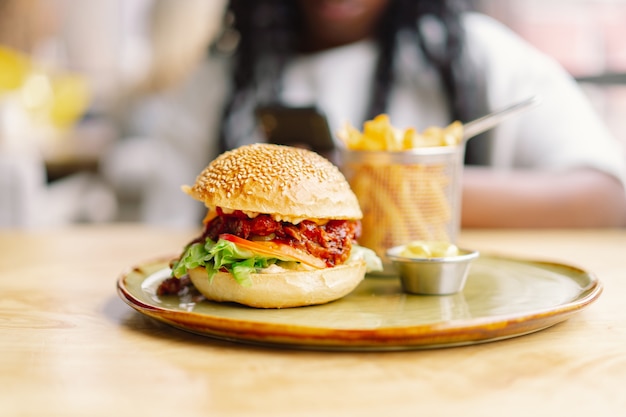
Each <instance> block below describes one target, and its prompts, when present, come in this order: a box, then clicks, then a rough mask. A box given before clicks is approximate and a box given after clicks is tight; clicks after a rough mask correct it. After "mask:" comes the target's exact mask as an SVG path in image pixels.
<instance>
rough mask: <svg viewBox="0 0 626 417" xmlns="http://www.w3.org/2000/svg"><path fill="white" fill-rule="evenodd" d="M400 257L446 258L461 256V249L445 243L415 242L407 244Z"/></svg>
mask: <svg viewBox="0 0 626 417" xmlns="http://www.w3.org/2000/svg"><path fill="white" fill-rule="evenodd" d="M399 255H400V256H404V257H406V258H446V257H449V256H457V255H459V248H458V247H457V246H456V245H454V244H452V243H450V242H445V241H426V240H415V241H413V242H411V243H409V244H407V245H406V246H405V248H404V249H403V250H402V251H401V252H400V254H399Z"/></svg>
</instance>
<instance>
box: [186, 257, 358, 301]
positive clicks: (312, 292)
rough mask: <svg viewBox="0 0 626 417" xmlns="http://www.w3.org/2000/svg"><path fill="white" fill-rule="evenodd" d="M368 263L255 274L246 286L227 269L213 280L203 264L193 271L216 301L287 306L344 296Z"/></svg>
mask: <svg viewBox="0 0 626 417" xmlns="http://www.w3.org/2000/svg"><path fill="white" fill-rule="evenodd" d="M365 268H366V267H365V262H363V261H356V262H352V263H348V264H344V265H340V266H336V267H334V268H326V269H318V270H311V271H286V272H278V273H260V274H251V276H250V278H251V280H252V285H250V286H248V287H244V286H242V285H241V284H239V283H237V281H235V279H234V278H233V276H232V275H231V274H229V273H227V272H218V273H217V274H215V276H214V277H213V279H212V280H211V281H209V279H208V277H207V273H206V270H205V269H204V268H202V267H199V268H194V269H191V270H190V271H189V278H190V279H191V282H192V283H193V285H194V286H195V287H196V289H197V290H198V291H200V293H202V294H203V295H204V296H205V297H206V298H207V299H209V300H212V301H219V302H223V301H230V302H235V303H239V304H243V305H247V306H250V307H256V308H287V307H302V306H308V305H314V304H324V303H328V302H331V301H334V300H337V299H339V298H341V297H344V296H345V295H347V294H348V293H350V292H351V291H352V290H354V289H355V288H356V286H357V285H358V284H359V283H360V282H361V281H362V280H363V278H364V276H365Z"/></svg>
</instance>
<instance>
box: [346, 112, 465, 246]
mask: <svg viewBox="0 0 626 417" xmlns="http://www.w3.org/2000/svg"><path fill="white" fill-rule="evenodd" d="M338 136H339V137H340V139H341V140H342V141H343V142H344V144H345V147H346V148H347V149H348V150H353V151H378V152H393V153H396V152H398V153H403V151H408V150H414V149H416V148H424V147H441V146H446V147H455V148H460V147H459V146H458V145H460V144H461V143H462V137H463V125H462V124H461V123H460V122H453V123H451V124H450V125H448V126H446V127H443V128H440V127H429V128H428V129H425V130H424V131H423V132H421V133H418V132H417V131H416V130H415V129H413V128H408V129H405V130H401V129H397V128H395V127H394V126H392V124H391V122H390V120H389V117H388V116H387V115H386V114H381V115H379V116H377V117H375V118H374V119H372V120H369V121H367V122H365V123H364V124H363V130H362V131H359V130H358V129H357V128H355V127H353V126H352V125H350V124H346V125H345V126H344V128H343V129H342V130H341V131H340V132H338ZM348 154H350V153H348ZM368 155H369V154H368V152H362V153H361V152H355V153H353V154H352V155H351V156H348V157H347V158H346V159H345V160H344V163H343V168H344V171H345V174H346V177H347V179H348V181H349V182H350V185H351V187H352V189H353V191H354V193H355V194H356V196H357V198H358V199H359V203H360V204H361V209H362V210H363V220H362V229H363V233H362V236H361V238H360V239H359V243H360V244H362V245H364V246H366V247H369V248H371V249H373V250H374V251H376V252H377V254H378V255H379V256H381V257H384V253H385V251H386V249H388V248H390V247H392V246H396V245H400V244H406V243H408V242H411V241H416V240H423V241H444V242H450V241H452V240H453V239H454V238H455V236H454V235H455V233H456V229H457V228H458V216H456V214H455V213H457V211H455V210H458V203H459V202H458V201H456V198H457V197H456V195H458V193H457V191H458V190H457V188H458V186H459V185H458V184H455V183H454V181H453V178H455V177H456V175H457V170H458V169H459V166H460V164H462V160H461V156H462V152H460V151H459V152H454V151H452V152H449V153H445V156H444V157H443V158H442V157H434V158H431V159H429V157H428V156H426V155H422V156H416V157H415V159H414V157H413V154H406V157H402V158H400V161H401V162H398V160H395V159H393V158H391V159H387V158H382V159H376V158H375V157H372V158H369V157H368ZM413 159H414V160H413Z"/></svg>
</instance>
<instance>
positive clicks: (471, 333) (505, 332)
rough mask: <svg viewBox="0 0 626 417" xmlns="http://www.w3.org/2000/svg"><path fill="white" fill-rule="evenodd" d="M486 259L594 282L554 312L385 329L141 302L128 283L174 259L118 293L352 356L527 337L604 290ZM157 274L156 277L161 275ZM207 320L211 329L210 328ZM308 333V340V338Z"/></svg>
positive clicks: (240, 330)
mask: <svg viewBox="0 0 626 417" xmlns="http://www.w3.org/2000/svg"><path fill="white" fill-rule="evenodd" d="M481 258H491V259H496V260H498V259H500V260H505V261H512V262H522V263H531V264H535V265H539V266H541V267H544V268H545V267H557V268H565V269H569V270H572V271H574V272H575V273H576V274H578V275H581V276H586V277H587V278H588V280H589V282H588V284H587V285H586V286H584V287H581V289H580V292H579V294H578V296H577V297H576V298H575V299H572V300H568V301H567V302H565V303H562V304H559V305H556V306H554V307H544V308H537V309H533V310H531V311H528V312H520V313H509V314H503V315H498V316H489V317H473V318H468V319H456V320H452V321H447V322H446V321H441V322H436V323H428V324H420V325H415V326H386V327H383V328H367V329H350V328H328V327H323V326H308V325H302V324H286V323H273V322H267V321H262V320H256V319H238V318H228V317H220V316H215V315H210V314H206V313H203V312H191V311H183V310H179V309H171V308H167V307H163V306H158V305H155V304H150V303H146V302H144V301H142V300H140V299H139V298H138V297H137V296H135V294H133V291H132V290H130V289H129V286H128V284H127V282H126V280H127V279H128V278H129V277H130V276H131V274H132V273H138V274H142V275H143V277H142V278H141V282H143V281H144V280H145V279H147V278H148V277H149V276H150V275H151V274H145V273H143V272H142V271H141V268H142V267H146V266H148V265H156V264H163V265H164V267H163V268H160V269H158V270H157V271H160V270H163V269H165V268H166V267H167V263H168V262H169V260H171V259H172V257H171V256H170V257H166V256H162V257H156V258H152V259H150V260H146V261H144V262H141V263H139V264H137V265H135V266H132V267H130V268H127V269H126V270H125V271H124V272H122V274H120V276H119V278H118V280H117V286H116V287H117V292H118V295H119V296H120V297H121V298H122V300H123V301H124V302H126V303H127V304H128V305H129V306H130V307H132V308H133V309H135V310H136V311H138V312H139V313H142V314H145V315H146V316H149V317H151V318H153V319H156V320H158V321H161V322H164V323H166V324H169V325H171V326H173V327H176V328H178V329H181V330H185V331H188V332H191V333H195V334H200V335H202V336H207V337H211V338H215V339H220V340H227V341H231V342H238V343H245V344H252V345H262V346H273V347H291V348H299V349H311V350H349V351H355V350H357V351H369V350H375V351H385V350H407V349H425V348H426V349H430V348H441V347H454V346H463V345H469V344H478V343H486V342H492V341H497V340H503V339H508V338H513V337H518V336H523V335H526V334H529V333H534V332H537V331H540V330H543V329H546V328H548V327H551V326H553V325H556V324H558V323H560V322H562V321H565V320H567V319H568V318H569V317H570V316H572V315H573V314H575V313H577V312H578V311H580V310H582V309H584V308H585V307H587V306H589V305H590V304H592V303H593V302H595V301H596V300H597V299H598V298H599V297H600V295H601V294H602V292H603V290H604V286H603V284H602V282H601V281H600V280H599V279H598V278H597V276H596V275H595V274H594V273H592V272H590V271H588V270H585V269H583V268H580V267H577V266H574V265H571V264H566V263H563V262H560V261H552V260H536V259H529V258H524V257H514V256H508V255H500V254H492V253H484V252H481ZM153 273H156V271H155V272H153ZM366 279H367V278H366ZM435 297H436V296H435ZM206 302H210V301H206ZM190 319H191V320H190ZM194 319H196V320H194ZM207 319H208V321H209V323H210V324H211V326H207ZM200 322H202V324H200ZM233 324H236V326H233ZM305 333H306V337H305V336H304V334H305Z"/></svg>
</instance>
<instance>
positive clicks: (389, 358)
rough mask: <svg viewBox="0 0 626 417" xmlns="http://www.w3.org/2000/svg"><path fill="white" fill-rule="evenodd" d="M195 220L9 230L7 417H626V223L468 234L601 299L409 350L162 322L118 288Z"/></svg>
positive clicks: (1, 266)
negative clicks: (277, 340)
mask: <svg viewBox="0 0 626 417" xmlns="http://www.w3.org/2000/svg"><path fill="white" fill-rule="evenodd" d="M193 234H194V232H193V231H173V230H164V229H154V228H148V227H145V226H139V225H113V226H98V227H92V226H85V227H77V228H71V229H63V230H57V231H41V232H21V231H15V232H7V231H4V232H0V387H2V388H1V389H0V415H2V416H47V417H51V416H64V417H65V416H81V417H82V416H107V417H111V416H151V417H153V416H173V415H180V416H209V415H211V416H217V415H228V416H309V415H311V416H319V415H341V416H348V415H349V416H356V415H358V416H390V417H391V416H400V415H406V416H418V415H422V416H429V417H432V416H453V415H459V416H464V417H468V416H470V417H471V416H530V415H533V416H543V415H546V416H548V415H549V416H565V415H567V416H591V415H592V416H603V417H606V416H618V415H619V416H624V415H626V306H625V302H624V299H625V297H626V230H601V231H596V230H581V231H574V230H565V231H506V230H503V231H465V232H464V233H463V234H462V239H461V240H462V244H463V245H466V246H471V247H475V248H478V249H480V250H482V251H495V252H498V253H503V254H510V255H516V256H518V255H519V256H529V257H533V258H539V259H551V260H557V261H562V262H565V263H570V264H573V265H576V266H579V267H582V268H584V269H587V270H589V271H591V272H593V273H595V274H596V275H597V276H598V277H599V279H600V280H601V281H602V283H603V284H604V292H603V294H602V295H601V297H600V299H599V300H598V301H597V302H596V303H594V304H592V305H591V306H589V307H588V308H586V309H584V310H583V311H581V312H579V313H577V314H576V315H575V316H573V317H572V318H570V319H568V320H567V321H565V322H563V323H561V324H558V325H556V326H554V327H551V328H549V329H547V330H543V331H540V332H537V333H533V334H531V335H527V336H522V337H518V338H514V339H509V340H505V341H499V342H491V343H486V344H481V345H472V346H466V347H455V348H446V349H434V350H417V351H403V352H370V353H354V352H315V351H299V350H288V349H275V348H261V347H251V346H246V345H240V344H234V343H228V342H220V341H215V340H212V339H209V338H206V337H202V336H197V335H193V334H188V333H186V332H184V331H181V330H177V329H174V328H171V327H169V326H167V325H165V324H161V323H160V322H157V321H155V320H152V319H149V318H147V317H145V316H143V315H141V314H139V313H138V312H136V311H134V310H133V309H131V308H130V307H129V306H128V305H126V304H125V303H124V302H123V301H122V300H121V299H120V298H119V297H118V295H117V293H116V289H115V284H116V280H117V278H118V276H119V275H120V273H121V272H122V271H123V270H125V269H126V268H127V267H129V266H132V265H134V264H137V263H139V262H142V261H145V260H148V259H152V258H154V257H156V256H159V255H169V254H173V253H176V252H178V251H179V249H180V248H181V247H182V246H183V245H184V244H185V243H186V242H187V240H188V239H189V238H190V237H192V236H193Z"/></svg>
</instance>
